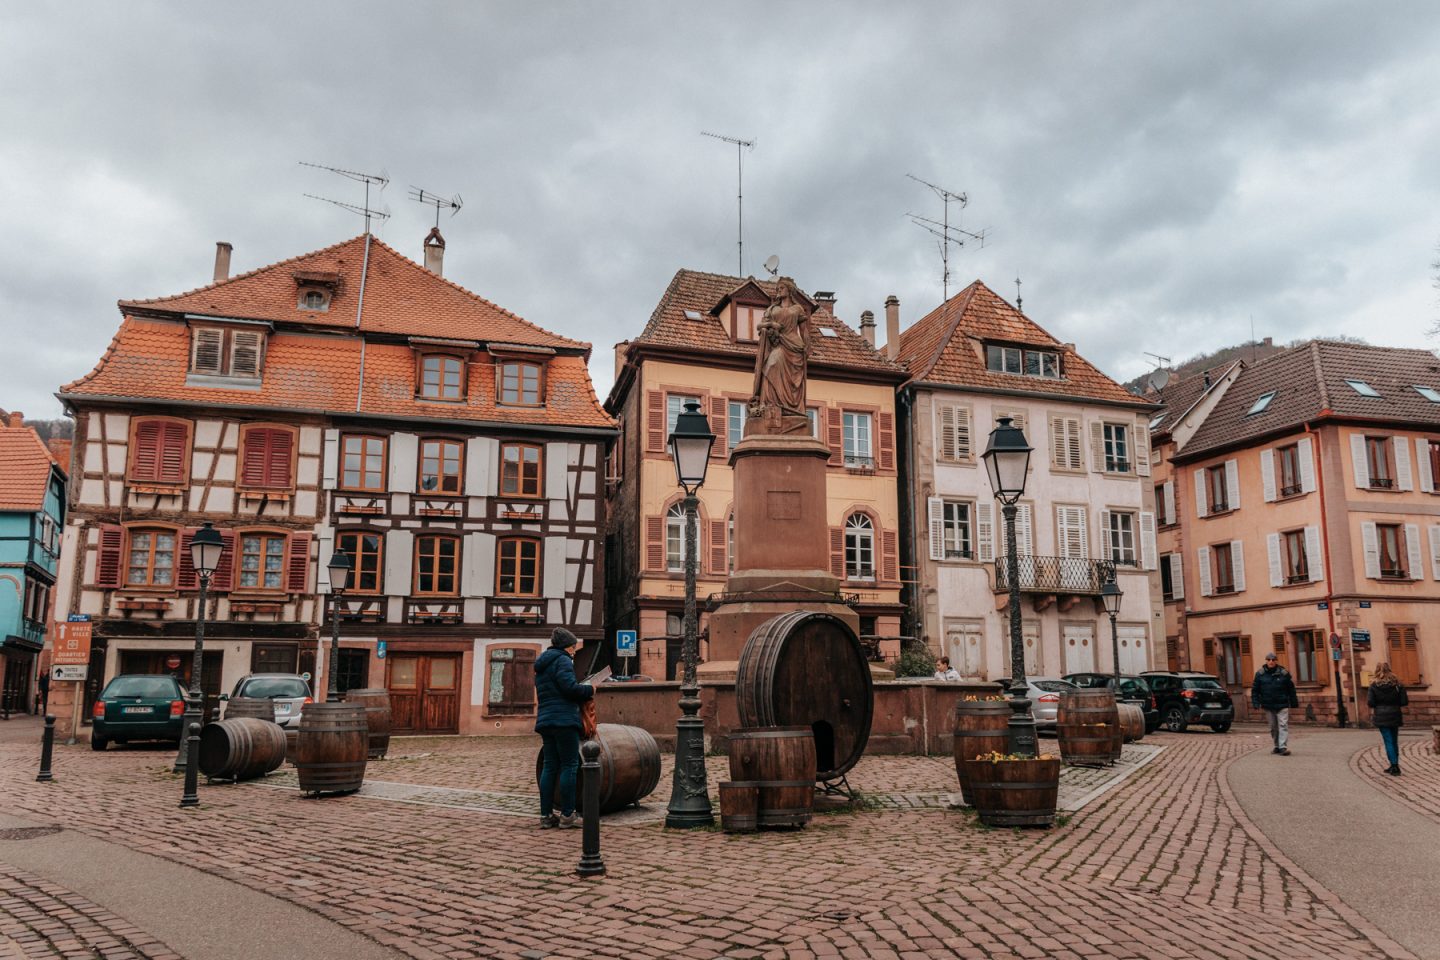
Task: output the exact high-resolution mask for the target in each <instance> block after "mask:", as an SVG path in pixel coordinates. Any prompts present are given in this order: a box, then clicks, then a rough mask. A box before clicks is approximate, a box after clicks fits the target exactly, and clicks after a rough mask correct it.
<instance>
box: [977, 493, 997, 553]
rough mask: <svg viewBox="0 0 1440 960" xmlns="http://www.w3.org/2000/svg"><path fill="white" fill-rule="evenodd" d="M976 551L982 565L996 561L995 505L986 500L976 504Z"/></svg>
mask: <svg viewBox="0 0 1440 960" xmlns="http://www.w3.org/2000/svg"><path fill="white" fill-rule="evenodd" d="M975 549H976V551H978V552H979V555H980V562H981V563H989V562H990V561H992V560H994V559H995V504H993V503H990V502H988V501H985V500H982V501H980V502H979V503H976V504H975Z"/></svg>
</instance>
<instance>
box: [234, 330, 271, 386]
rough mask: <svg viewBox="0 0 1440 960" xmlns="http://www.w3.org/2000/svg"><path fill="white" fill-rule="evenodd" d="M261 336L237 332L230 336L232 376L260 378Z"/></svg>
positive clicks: (246, 331) (241, 331) (247, 332)
mask: <svg viewBox="0 0 1440 960" xmlns="http://www.w3.org/2000/svg"><path fill="white" fill-rule="evenodd" d="M262 343H263V341H262V340H261V339H260V334H258V333H253V332H251V331H249V330H236V331H234V332H233V333H231V335H230V376H232V377H258V376H260V347H261V344H262Z"/></svg>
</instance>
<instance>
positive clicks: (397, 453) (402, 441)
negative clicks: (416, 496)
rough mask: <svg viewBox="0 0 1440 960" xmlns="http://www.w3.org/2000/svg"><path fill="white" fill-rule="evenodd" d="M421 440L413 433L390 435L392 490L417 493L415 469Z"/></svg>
mask: <svg viewBox="0 0 1440 960" xmlns="http://www.w3.org/2000/svg"><path fill="white" fill-rule="evenodd" d="M418 446H419V439H418V438H417V437H416V436H415V434H413V433H392V434H390V490H391V491H392V492H394V493H414V492H415V468H416V460H415V458H416V455H417V447H418Z"/></svg>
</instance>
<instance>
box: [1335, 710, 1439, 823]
mask: <svg viewBox="0 0 1440 960" xmlns="http://www.w3.org/2000/svg"><path fill="white" fill-rule="evenodd" d="M1375 739H1376V740H1377V741H1378V740H1379V739H1380V735H1379V734H1378V733H1377V734H1375ZM1432 743H1433V741H1432V740H1431V737H1430V730H1429V728H1426V730H1425V736H1423V737H1411V736H1403V735H1402V737H1401V738H1400V769H1401V771H1402V773H1401V775H1400V776H1398V777H1392V776H1390V775H1389V774H1387V773H1385V768H1386V766H1388V764H1389V761H1388V760H1387V759H1386V757H1385V748H1384V747H1382V746H1381V745H1380V744H1379V743H1376V744H1375V746H1373V747H1370V748H1368V749H1366V750H1361V751H1360V752H1359V753H1357V754H1355V755H1354V756H1353V757H1351V758H1350V768H1351V769H1352V770H1354V771H1355V772H1356V773H1357V774H1359V775H1360V777H1361V778H1362V779H1364V780H1366V781H1367V782H1368V783H1369V784H1370V785H1371V786H1372V787H1374V788H1375V789H1376V790H1379V791H1380V792H1381V793H1383V794H1385V795H1386V796H1388V797H1390V798H1392V799H1394V800H1396V801H1398V802H1400V803H1403V804H1405V805H1406V806H1407V807H1409V808H1410V809H1412V810H1414V811H1415V812H1417V813H1421V814H1424V815H1425V816H1427V817H1430V818H1431V819H1433V820H1437V821H1440V756H1437V755H1436V754H1435V749H1434V747H1433V746H1432Z"/></svg>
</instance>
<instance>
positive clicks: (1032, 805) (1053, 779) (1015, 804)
mask: <svg viewBox="0 0 1440 960" xmlns="http://www.w3.org/2000/svg"><path fill="white" fill-rule="evenodd" d="M965 765H966V766H967V767H969V778H970V792H971V795H972V796H974V798H975V812H976V813H977V814H979V817H980V822H981V823H984V824H987V825H989V826H992V827H1049V826H1053V825H1054V823H1055V805H1056V803H1057V802H1058V800H1059V794H1060V761H1059V760H1058V759H1056V758H1053V757H1052V758H1050V759H1039V758H1037V759H1034V760H1001V761H998V762H992V761H990V760H967V761H965Z"/></svg>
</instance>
